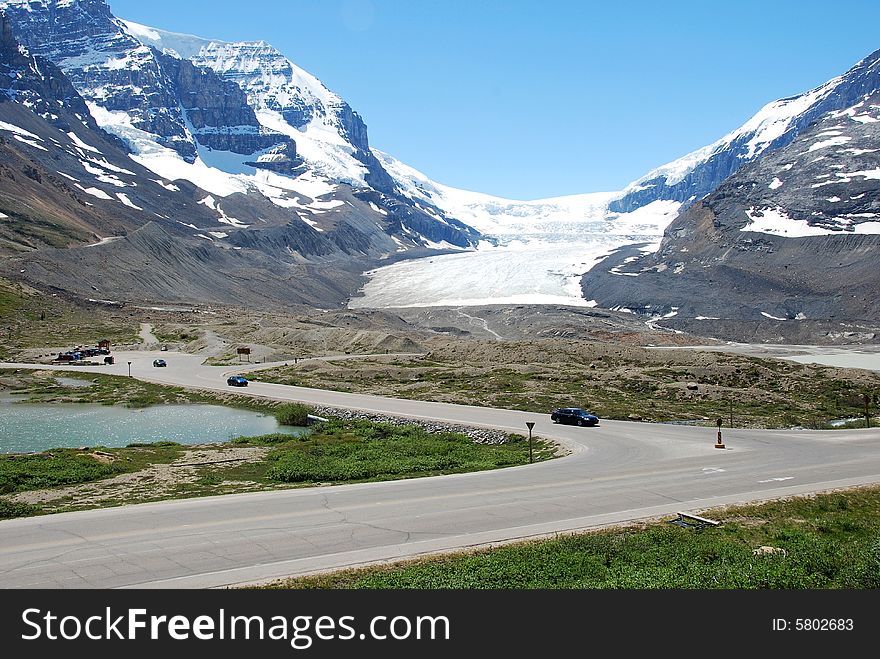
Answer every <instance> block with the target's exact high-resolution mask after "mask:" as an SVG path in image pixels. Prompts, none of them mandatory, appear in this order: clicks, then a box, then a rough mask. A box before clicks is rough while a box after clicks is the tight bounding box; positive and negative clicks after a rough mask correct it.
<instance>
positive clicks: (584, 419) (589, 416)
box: [550, 407, 599, 426]
mask: <svg viewBox="0 0 880 659" xmlns="http://www.w3.org/2000/svg"><path fill="white" fill-rule="evenodd" d="M550 420H551V421H552V422H553V423H571V424H574V425H577V426H598V425H599V417H597V416H596V415H595V414H593V413H592V412H587V411H586V410H582V409H581V408H579V407H560V408H559V409H556V410H553V411H552V412H551V413H550Z"/></svg>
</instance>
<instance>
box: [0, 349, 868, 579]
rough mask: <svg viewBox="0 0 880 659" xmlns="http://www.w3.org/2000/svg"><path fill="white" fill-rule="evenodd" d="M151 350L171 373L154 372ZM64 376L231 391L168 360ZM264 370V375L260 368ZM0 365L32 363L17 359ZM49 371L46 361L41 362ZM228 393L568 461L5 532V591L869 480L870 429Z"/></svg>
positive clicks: (241, 575)
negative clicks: (784, 427)
mask: <svg viewBox="0 0 880 659" xmlns="http://www.w3.org/2000/svg"><path fill="white" fill-rule="evenodd" d="M157 356H161V357H162V358H164V359H166V360H167V362H168V367H167V368H153V367H152V366H151V363H152V360H153V358H155V357H157ZM116 359H117V363H116V364H115V365H113V366H101V367H94V368H91V367H85V368H83V367H66V368H67V369H68V370H69V369H71V368H75V369H76V370H80V371H82V370H95V371H98V372H103V373H107V372H113V373H117V374H127V373H128V368H129V364H128V362H129V361H130V362H131V365H130V366H131V375H132V376H133V377H138V378H141V379H144V380H149V381H153V382H160V383H165V384H175V385H182V386H187V387H199V388H203V389H214V390H224V391H225V390H228V388H227V387H226V385H225V379H226V375H227V374H228V373H232V372H240V371H244V370H255V369H256V368H257V366H256V365H247V364H245V365H242V367H240V368H234V367H229V366H226V367H209V366H204V365H202V364H201V360H202V357H199V356H194V355H185V354H179V353H171V352H162V353H159V352H156V353H150V352H132V353H116ZM269 366H271V364H265V365H262V364H261V365H259V367H260V368H263V367H269ZM0 367H4V368H5V367H21V368H36V367H35V366H34V365H27V364H0ZM40 368H45V367H40ZM235 391H236V392H237V393H242V394H247V395H252V396H265V397H269V398H273V399H278V400H294V401H303V402H308V403H321V404H326V405H332V406H338V407H349V408H355V409H362V410H371V411H378V412H386V413H390V414H396V415H402V416H410V417H419V418H426V419H442V420H445V421H451V422H460V423H466V424H470V425H481V426H491V427H497V428H503V429H508V430H513V431H517V432H521V433H524V434H525V432H526V426H525V423H526V421H534V422H535V424H536V425H535V429H534V433H535V435H540V436H543V437H548V438H552V439H555V440H557V441H559V442H561V443H563V444H565V445H566V446H568V447H569V448H570V449H571V453H570V455H568V456H567V457H564V458H560V459H557V460H552V461H549V462H544V463H539V464H534V465H525V466H521V467H513V468H509V469H501V470H495V471H489V472H482V473H473V474H459V475H453V476H440V477H432V478H421V479H413V480H406V481H394V482H384V483H366V484H357V485H340V486H326V487H314V488H304V489H297V490H287V491H277V492H266V493H259V494H241V495H230V496H224V497H211V498H200V499H189V500H183V501H171V502H163V503H156V504H143V505H136V506H126V507H121V508H113V509H105V510H94V511H86V512H78V513H64V514H58V515H48V516H43V517H35V518H26V519H14V520H7V521H2V522H0V587H4V588H110V587H139V588H153V587H155V588H206V587H221V586H228V585H235V584H244V583H253V582H258V581H263V580H268V579H273V578H277V577H282V576H287V575H294V574H304V573H308V572H313V571H319V570H325V569H331V568H340V567H345V566H352V565H361V564H365V563H370V562H374V561H385V560H390V559H397V558H404V557H411V556H415V555H419V554H425V553H432V552H438V551H445V550H451V549H458V548H463V547H471V546H477V545H485V544H491V543H499V542H504V541H509V540H513V539H518V538H526V537H534V536H541V535H546V534H553V533H557V532H565V531H572V530H577V529H587V528H593V527H598V526H602V525H607V524H614V523H619V522H627V521H631V520H637V519H646V518H652V517H658V516H664V515H670V514H674V513H676V512H678V511H694V512H696V511H700V510H705V509H707V508H710V507H713V506H719V505H724V504H729V503H739V502H748V501H757V500H763V499H771V498H779V497H784V496H790V495H796V494H803V493H809V492H815V491H821V490H827V489H832V488H838V487H849V486H854V485H860V484H867V483H876V482H880V450H878V448H880V430H878V429H870V430H836V431H825V432H823V431H794V430H792V431H757V430H737V429H724V430H723V439H724V443H725V445H726V447H727V448H726V449H723V450H722V449H716V448H715V439H716V437H715V430H714V429H707V428H695V427H687V426H673V425H662V424H646V423H628V422H621V421H617V422H615V421H603V422H602V424H601V426H599V427H596V428H576V427H569V426H556V425H553V424H552V423H550V420H549V416H548V415H546V414H533V413H527V412H517V411H510V410H498V409H488V408H480V407H469V406H465V405H448V404H442V403H429V402H419V401H409V400H400V399H391V398H381V397H377V396H367V395H360V394H345V393H338V392H330V391H322V390H316V389H305V388H299V387H287V386H282V385H273V384H263V383H251V385H250V386H249V387H247V388H241V389H235Z"/></svg>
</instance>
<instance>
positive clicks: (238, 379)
mask: <svg viewBox="0 0 880 659" xmlns="http://www.w3.org/2000/svg"><path fill="white" fill-rule="evenodd" d="M226 384H228V385H229V386H230V387H246V386H247V385H248V381H247V378H246V377H244V376H243V375H231V376H229V377H228V378H226Z"/></svg>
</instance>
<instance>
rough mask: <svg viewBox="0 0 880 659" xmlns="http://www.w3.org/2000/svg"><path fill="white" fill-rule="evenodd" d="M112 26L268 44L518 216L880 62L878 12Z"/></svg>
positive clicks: (270, 14) (616, 181)
mask: <svg viewBox="0 0 880 659" xmlns="http://www.w3.org/2000/svg"><path fill="white" fill-rule="evenodd" d="M109 2H110V7H111V9H112V10H113V12H114V14H116V15H117V16H119V17H121V18H125V19H129V20H133V21H136V22H139V23H144V24H146V25H150V26H152V27H158V28H162V29H166V30H171V31H175V32H185V33H190V34H196V35H198V36H202V37H209V38H216V39H222V40H258V39H262V40H264V41H268V42H270V43H272V44H273V45H274V46H276V47H277V48H278V49H279V50H281V51H282V52H283V53H284V54H285V55H287V57H288V58H290V59H291V60H292V61H293V62H295V63H296V64H297V65H299V66H300V67H302V68H304V69H305V70H307V71H309V72H310V73H312V74H313V75H315V76H317V77H318V78H319V79H320V80H321V81H322V82H323V83H324V84H325V85H326V86H327V87H329V88H330V89H331V90H333V91H335V92H337V93H338V94H340V95H341V96H342V97H343V98H344V99H345V100H347V101H348V102H349V104H350V105H351V106H352V107H353V108H354V109H355V110H356V111H357V112H358V113H360V114H361V116H362V117H363V118H364V121H365V122H366V123H367V126H368V129H369V136H370V143H371V145H372V146H374V147H376V148H379V149H382V150H383V151H386V152H388V153H390V154H392V155H394V156H395V157H397V158H398V159H400V160H402V161H403V162H405V163H407V164H409V165H411V166H413V167H415V168H416V169H419V170H421V171H423V172H424V173H426V174H427V175H428V176H430V177H431V178H433V179H434V180H436V181H439V182H441V183H445V184H447V185H452V186H455V187H459V188H464V189H468V190H476V191H479V192H486V193H490V194H495V195H499V196H503V197H509V198H513V199H537V198H542V197H551V196H557V195H564V194H576V193H583V192H600V191H613V190H619V189H621V188H623V187H624V186H625V185H627V184H628V183H629V182H631V181H633V180H634V179H637V178H639V177H640V176H642V175H643V174H645V173H647V172H648V171H649V170H650V169H653V168H654V167H656V166H659V165H662V164H664V163H666V162H669V161H670V160H674V159H676V158H678V157H680V156H683V155H685V154H686V153H689V152H690V151H693V150H694V149H697V148H699V147H701V146H705V145H706V144H709V143H711V142H714V141H715V140H717V139H718V138H720V137H722V136H723V135H724V134H726V133H728V132H729V131H731V130H733V129H734V128H736V127H738V126H739V125H741V124H742V123H743V122H745V121H746V120H747V119H748V118H749V117H751V116H752V115H753V114H754V113H755V112H757V111H758V110H759V109H760V108H761V107H762V106H763V105H765V104H766V103H768V102H770V101H772V100H775V99H777V98H782V97H785V96H791V95H794V94H798V93H800V92H803V91H807V90H808V89H812V88H813V87H816V86H818V85H820V84H821V83H823V82H825V81H826V80H828V79H830V78H833V77H834V76H836V75H839V74H841V73H844V72H845V71H846V70H847V69H849V68H850V67H851V66H852V65H853V64H855V63H856V62H857V61H858V60H860V59H862V58H863V57H865V56H867V55H868V54H870V53H871V52H873V51H874V50H876V49H878V48H880V32H878V29H877V26H878V25H880V2H878V1H877V0H838V1H837V2H829V1H828V0H822V1H814V0H791V1H788V0H779V1H776V2H773V1H772V0H763V1H753V0H737V1H732V2H718V1H714V2H713V1H711V0H708V1H707V0H701V1H692V0H671V1H667V2H657V1H645V2H643V1H631V2H625V1H624V2H620V1H618V2H590V1H587V0H583V1H567V0H566V1H563V0H558V1H555V0H544V1H525V0H508V1H502V0H445V1H443V2H439V1H435V0H248V1H247V2H243V1H242V0H210V1H205V0H186V1H182V0H149V1H148V2H144V0H109Z"/></svg>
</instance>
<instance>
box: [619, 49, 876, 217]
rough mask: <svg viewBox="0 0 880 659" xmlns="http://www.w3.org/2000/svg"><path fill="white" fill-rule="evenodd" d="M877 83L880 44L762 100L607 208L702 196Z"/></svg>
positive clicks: (621, 208) (623, 209)
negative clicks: (735, 124)
mask: <svg viewBox="0 0 880 659" xmlns="http://www.w3.org/2000/svg"><path fill="white" fill-rule="evenodd" d="M878 88H880V50H878V51H876V52H874V53H872V54H871V55H869V56H868V57H866V58H864V59H863V60H861V61H860V62H858V63H857V64H856V65H855V66H853V67H852V68H851V69H850V70H849V71H847V72H846V73H845V74H843V75H840V76H837V77H836V78H833V79H831V80H829V81H828V82H826V83H824V84H822V85H819V86H818V87H816V88H815V89H812V90H810V91H807V92H805V93H803V94H799V95H797V96H792V97H789V98H782V99H779V100H776V101H773V102H771V103H768V104H767V105H765V106H764V107H763V108H761V110H759V111H758V112H757V113H756V114H755V115H754V116H753V117H752V118H751V119H749V120H748V121H747V122H746V123H745V124H743V125H742V126H740V127H739V128H737V129H736V130H734V131H732V132H730V133H728V134H727V135H725V136H724V137H722V138H721V139H720V140H718V141H717V142H714V143H713V144H710V145H708V146H705V147H703V148H702V149H698V150H697V151H694V152H692V153H689V154H687V155H686V156H684V157H682V158H679V159H678V160H674V161H673V162H670V163H667V164H665V165H662V166H661V167H658V168H656V169H654V170H652V171H650V172H648V173H647V174H646V175H645V176H643V177H642V178H640V179H638V180H637V181H634V182H633V183H631V184H630V185H629V186H627V187H626V188H625V189H624V190H623V193H622V194H621V195H620V196H619V198H617V199H615V200H614V201H612V203H611V205H610V209H611V210H613V211H617V212H627V211H632V210H634V209H636V208H640V207H642V206H646V205H648V204H650V203H652V202H654V201H657V200H660V199H662V200H672V201H678V202H681V203H683V204H685V205H688V204H691V203H693V202H694V201H697V200H699V199H702V198H703V197H704V196H706V195H707V194H709V193H710V192H712V191H713V190H714V189H715V188H717V187H718V186H719V185H720V184H721V183H722V182H723V181H724V180H725V179H726V178H727V177H728V176H730V175H731V174H733V173H734V172H735V171H736V170H737V169H739V168H740V167H742V166H743V165H744V164H746V163H748V162H751V161H753V160H755V159H757V158H759V157H761V155H762V154H764V153H767V152H770V151H773V150H774V149H778V148H780V147H783V146H785V145H786V144H789V143H791V142H792V141H793V140H794V139H795V138H796V137H797V136H798V135H799V134H800V133H801V132H803V131H804V130H806V129H807V128H808V127H809V126H810V125H811V124H812V123H813V122H815V121H816V120H818V119H820V118H821V117H822V116H823V115H825V114H827V113H829V112H834V111H838V110H843V109H845V108H849V107H852V106H853V105H855V104H856V103H858V102H859V101H860V100H861V99H862V98H863V97H864V96H865V94H868V93H870V92H872V91H874V90H876V89H878Z"/></svg>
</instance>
